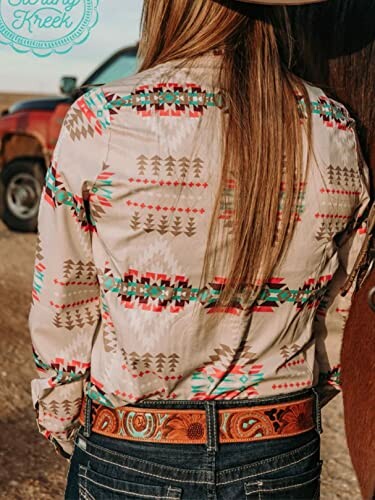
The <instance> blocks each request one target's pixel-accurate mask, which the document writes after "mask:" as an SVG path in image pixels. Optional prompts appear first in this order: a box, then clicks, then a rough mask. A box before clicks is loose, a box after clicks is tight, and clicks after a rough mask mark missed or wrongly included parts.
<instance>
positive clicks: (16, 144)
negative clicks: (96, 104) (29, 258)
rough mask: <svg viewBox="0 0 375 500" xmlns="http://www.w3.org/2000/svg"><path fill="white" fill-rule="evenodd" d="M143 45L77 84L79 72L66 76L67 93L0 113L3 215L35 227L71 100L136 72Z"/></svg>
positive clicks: (17, 226) (14, 224) (22, 227)
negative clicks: (44, 186)
mask: <svg viewBox="0 0 375 500" xmlns="http://www.w3.org/2000/svg"><path fill="white" fill-rule="evenodd" d="M136 54H137V47H136V46H132V47H127V48H124V49H121V50H119V51H118V52H116V53H115V54H113V55H112V56H111V57H110V58H109V59H108V60H107V61H105V62H104V63H103V64H102V65H101V66H99V68H97V69H96V70H95V71H94V72H93V73H92V74H91V75H90V76H89V77H88V78H86V80H85V81H84V82H83V83H82V84H81V85H80V86H79V87H78V88H77V79H76V78H75V77H70V76H65V77H62V78H61V82H60V90H61V92H62V94H64V96H61V97H59V96H56V97H49V98H43V99H33V100H29V101H21V102H17V103H15V104H13V105H12V106H11V107H10V108H9V109H7V110H6V111H3V113H2V116H1V117H0V212H1V213H0V215H1V217H2V219H3V221H4V222H5V224H6V225H7V226H8V227H9V228H10V229H14V230H17V231H35V230H36V228H37V218H38V208H39V199H40V196H41V191H42V186H43V182H44V177H45V173H46V169H47V167H48V165H49V162H50V160H51V156H52V152H53V150H54V147H55V144H56V141H57V138H58V135H59V132H60V128H61V124H62V121H63V119H64V116H65V114H66V112H67V110H68V108H69V106H70V104H71V103H72V102H73V101H74V100H75V99H76V98H77V97H78V96H79V95H80V94H81V93H83V92H85V91H86V90H87V89H88V88H90V87H91V86H96V85H101V84H104V83H108V82H111V81H113V80H117V79H119V78H123V77H125V76H128V75H131V74H132V73H134V71H135V69H136Z"/></svg>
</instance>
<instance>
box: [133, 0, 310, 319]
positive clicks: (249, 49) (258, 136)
mask: <svg viewBox="0 0 375 500" xmlns="http://www.w3.org/2000/svg"><path fill="white" fill-rule="evenodd" d="M223 47H224V51H223V58H222V66H221V70H220V75H219V82H220V87H221V88H222V89H223V92H224V95H225V101H226V105H227V106H228V110H229V113H227V115H226V116H225V118H223V120H224V121H223V127H224V128H223V141H222V143H223V153H222V165H221V180H220V184H219V192H218V193H217V196H216V204H215V209H214V213H213V216H212V220H211V226H210V231H209V238H208V245H207V249H206V254H205V259H204V265H203V272H202V281H204V282H205V283H207V278H208V276H210V277H211V279H212V272H213V270H214V269H215V263H216V260H217V258H218V255H217V252H216V253H215V251H214V250H212V249H215V248H216V245H215V243H217V240H218V238H219V237H222V236H219V233H220V231H219V222H218V221H219V212H220V206H222V203H223V199H225V189H226V186H227V182H228V179H232V180H234V186H235V189H234V205H233V213H232V223H233V225H232V233H231V243H230V245H229V246H228V247H229V251H228V255H227V261H226V262H227V264H226V269H227V273H226V276H227V278H226V284H225V286H224V288H223V290H222V291H221V294H220V297H219V298H218V302H217V305H221V306H223V307H224V308H225V307H228V306H230V304H233V303H234V302H235V303H237V304H238V301H239V298H240V302H241V303H242V304H248V303H249V302H248V301H249V299H250V297H251V298H252V299H253V300H254V298H255V297H256V296H257V295H258V294H259V291H260V290H261V288H262V286H264V284H265V283H266V281H267V279H268V278H269V277H270V275H271V273H272V270H273V268H274V266H275V265H276V264H277V263H278V262H279V261H280V260H281V259H282V257H283V255H284V252H285V250H286V249H287V248H288V245H289V243H290V240H291V238H292V234H293V229H294V227H295V221H296V218H297V216H296V212H297V206H298V203H299V201H298V200H299V196H300V186H301V183H302V182H303V181H304V179H303V156H304V155H303V133H302V131H303V127H302V126H301V116H300V113H299V111H298V106H297V95H299V98H303V99H305V103H306V106H307V108H308V107H309V106H308V97H307V92H306V89H305V86H304V85H303V83H302V81H301V80H300V79H298V78H297V77H296V76H295V75H293V74H292V73H291V72H290V71H289V69H288V67H289V65H290V63H291V61H290V54H291V53H292V47H291V37H290V34H289V29H288V18H287V14H286V10H285V9H284V8H279V7H272V8H270V7H259V6H251V5H249V4H241V3H239V2H233V1H231V0H227V1H224V0H220V1H219V0H218V1H215V0H203V1H202V0H145V2H144V10H143V19H142V36H141V42H140V51H139V56H140V59H141V67H140V70H146V69H149V68H152V67H154V66H155V65H157V64H161V63H165V62H168V61H170V60H174V59H182V60H186V61H190V60H192V59H194V58H195V57H196V56H200V55H203V54H204V53H205V52H207V51H209V50H214V49H218V48H221V49H222V48H223ZM309 116H310V114H309V113H307V115H306V117H305V118H304V120H303V122H304V124H305V129H306V131H307V136H308V143H309V137H310V119H309ZM306 175H307V169H306ZM223 197H224V198H223ZM228 237H229V236H228ZM245 309H246V307H245ZM215 316H216V315H215Z"/></svg>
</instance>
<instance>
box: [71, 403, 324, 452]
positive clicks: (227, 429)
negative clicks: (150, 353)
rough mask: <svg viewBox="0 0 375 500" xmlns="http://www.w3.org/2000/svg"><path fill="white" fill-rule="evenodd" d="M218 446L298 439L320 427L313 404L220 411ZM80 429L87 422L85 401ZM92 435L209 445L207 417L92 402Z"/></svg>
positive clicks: (190, 411) (183, 411)
mask: <svg viewBox="0 0 375 500" xmlns="http://www.w3.org/2000/svg"><path fill="white" fill-rule="evenodd" d="M217 411H218V426H219V442H220V443H235V442H243V441H260V440H264V439H276V438H282V437H288V436H296V435H297V434H301V433H303V432H306V431H308V430H311V429H313V428H314V427H315V422H314V399H313V397H308V398H305V399H301V400H299V401H298V400H297V401H289V402H286V403H278V404H272V405H268V406H266V405H259V406H246V407H233V408H219V409H218V410H217ZM79 420H80V423H81V424H82V425H84V422H85V398H84V403H83V405H82V407H81V413H80V418H79ZM91 431H92V432H96V433H98V434H102V435H104V436H108V437H111V438H117V439H128V440H131V441H147V442H154V443H175V444H194V443H196V444H204V443H206V442H207V422H206V411H205V410H204V409H203V410H201V409H199V410H196V409H190V408H189V409H162V408H140V407H134V406H133V407H132V406H127V405H126V406H122V407H119V408H109V407H107V406H103V405H100V404H98V403H95V402H94V401H93V402H92V410H91Z"/></svg>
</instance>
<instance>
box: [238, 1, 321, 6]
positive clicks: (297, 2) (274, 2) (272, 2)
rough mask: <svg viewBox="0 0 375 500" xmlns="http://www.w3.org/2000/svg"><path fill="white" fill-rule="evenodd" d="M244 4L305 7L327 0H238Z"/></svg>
mask: <svg viewBox="0 0 375 500" xmlns="http://www.w3.org/2000/svg"><path fill="white" fill-rule="evenodd" d="M237 1H239V2H244V3H259V4H262V5H304V4H308V3H322V2H327V0H237Z"/></svg>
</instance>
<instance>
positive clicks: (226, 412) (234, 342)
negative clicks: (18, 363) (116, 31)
mask: <svg viewBox="0 0 375 500" xmlns="http://www.w3.org/2000/svg"><path fill="white" fill-rule="evenodd" d="M289 33H290V29H289V24H288V18H287V17H286V15H285V11H284V9H283V8H277V7H273V8H270V7H264V6H262V7H260V6H254V5H248V4H242V3H238V2H233V1H225V2H224V1H220V2H216V1H211V0H210V1H206V2H197V1H195V2H191V0H178V1H176V0H146V2H145V5H144V15H143V24H142V36H141V48H140V58H141V61H142V63H141V68H140V72H139V73H138V74H137V75H135V76H133V77H131V78H126V79H122V80H118V81H116V82H112V83H111V84H109V85H105V86H102V87H100V88H98V89H95V90H91V91H90V92H88V93H86V94H85V95H83V96H82V97H80V98H79V99H78V100H77V101H76V102H75V103H73V105H72V106H71V108H70V110H69V112H68V115H67V116H66V118H65V120H64V125H63V128H62V132H61V135H60V137H59V141H58V144H57V146H56V149H55V153H54V158H53V161H52V163H51V166H50V168H49V171H48V174H47V177H46V185H45V189H44V193H43V199H42V204H41V209H40V216H39V231H40V236H39V243H38V249H37V255H36V273H35V286H34V295H33V300H34V303H33V306H32V309H31V312H30V329H31V335H32V339H33V345H34V352H35V361H36V364H37V366H38V368H39V370H40V372H41V379H40V380H35V381H33V386H32V387H33V398H34V403H35V406H36V408H37V411H38V424H39V427H40V430H41V432H42V433H43V434H45V436H46V437H47V438H49V439H50V440H51V441H52V442H53V443H54V444H55V445H56V447H57V448H58V449H59V450H60V451H61V453H62V454H64V456H66V457H70V456H71V455H72V454H73V455H72V458H71V460H70V471H69V476H68V485H67V490H66V498H78V497H82V498H106V499H107V498H134V497H135V498H137V497H138V498H191V499H198V498H199V499H200V498H225V499H230V498H253V497H258V498H259V497H260V496H262V498H268V497H272V496H273V497H274V496H276V497H278V498H280V495H282V496H283V498H318V497H319V477H320V469H321V461H320V455H319V441H320V436H319V430H320V413H319V404H320V402H319V398H318V397H317V394H318V392H319V393H321V394H322V397H327V395H328V397H329V390H330V388H331V387H332V386H334V385H337V382H338V380H337V375H338V370H337V364H338V362H339V356H338V353H339V346H334V347H335V349H330V350H329V353H328V352H327V345H328V343H330V342H331V340H332V339H333V340H335V338H336V337H335V336H334V335H335V332H336V331H339V330H342V329H343V327H344V325H345V320H346V316H347V311H348V309H350V305H351V296H350V293H349V294H347V295H346V296H345V297H342V296H340V295H339V291H338V289H336V288H334V289H333V290H332V289H331V283H334V284H335V286H337V283H338V280H337V279H336V278H337V276H336V270H338V268H339V261H340V260H342V261H343V266H342V268H343V269H345V273H344V274H343V275H340V276H341V279H342V280H345V279H346V274H348V273H349V272H350V271H351V269H352V266H353V261H354V260H355V259H356V257H357V255H358V252H359V249H360V247H361V244H362V241H363V238H364V237H365V233H366V220H365V219H364V214H365V211H366V208H367V206H368V203H369V194H368V187H369V186H368V184H369V179H368V169H367V168H366V167H365V166H364V165H363V164H362V163H361V162H360V160H359V150H358V146H357V141H356V134H355V131H354V121H353V120H352V118H351V117H350V116H349V114H348V112H347V111H346V109H345V108H344V107H343V106H342V105H340V104H339V103H337V102H335V101H332V100H330V99H328V98H327V97H326V96H325V95H324V94H323V93H322V91H321V90H320V89H317V88H315V87H312V86H310V85H307V84H305V82H303V81H302V80H301V79H300V78H298V77H296V76H295V75H294V74H293V73H291V71H290V70H289V69H288V64H289V63H290V60H291V58H290V54H291V53H292V47H291V46H289V40H290V37H289ZM340 167H342V169H343V170H342V171H343V173H341V169H340ZM342 175H343V176H344V177H345V182H346V183H347V184H348V187H347V188H346V191H348V193H346V194H345V195H343V194H342V193H341V191H342V190H343V188H342V182H343V179H342ZM349 191H350V193H349ZM344 256H345V258H344ZM340 269H341V268H340ZM333 277H335V279H334V280H333ZM327 291H329V292H330V293H329V296H330V297H333V300H334V302H335V307H334V308H330V312H329V314H327V315H326V316H325V317H324V318H321V319H320V321H314V320H315V318H316V312H317V308H318V306H319V304H321V302H322V301H324V300H325V297H326V294H327ZM327 326H328V327H329V335H328V336H327V335H326V330H325V329H326V327H327ZM335 351H336V352H335ZM335 390H336V389H335ZM77 430H78V432H77Z"/></svg>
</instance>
